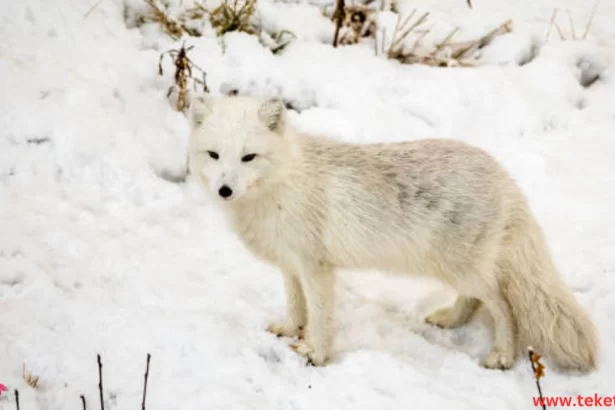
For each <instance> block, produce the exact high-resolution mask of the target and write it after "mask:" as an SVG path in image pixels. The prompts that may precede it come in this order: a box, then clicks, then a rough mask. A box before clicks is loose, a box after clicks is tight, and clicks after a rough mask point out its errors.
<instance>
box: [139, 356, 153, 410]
mask: <svg viewBox="0 0 615 410" xmlns="http://www.w3.org/2000/svg"><path fill="white" fill-rule="evenodd" d="M151 357H152V355H151V354H149V353H148V354H147V365H146V367H145V381H144V382H143V400H142V401H141V410H145V396H146V395H147V379H148V377H149V361H150V359H151Z"/></svg>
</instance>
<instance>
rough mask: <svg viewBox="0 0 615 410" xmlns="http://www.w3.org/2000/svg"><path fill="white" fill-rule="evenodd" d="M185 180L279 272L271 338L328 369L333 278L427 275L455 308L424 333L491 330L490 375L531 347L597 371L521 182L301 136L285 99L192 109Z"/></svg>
mask: <svg viewBox="0 0 615 410" xmlns="http://www.w3.org/2000/svg"><path fill="white" fill-rule="evenodd" d="M192 105H193V106H192V109H191V113H190V123H191V129H192V131H191V136H190V154H189V164H190V172H191V173H192V174H193V175H195V176H196V177H197V178H198V179H199V180H200V182H201V183H202V184H203V185H204V186H205V187H207V188H208V190H210V191H211V194H212V195H213V196H214V197H216V198H217V199H218V200H219V202H220V205H221V206H222V208H223V209H224V210H225V211H226V213H227V214H228V216H229V220H230V225H231V226H232V229H233V230H234V232H235V233H236V234H237V235H238V236H239V238H241V240H242V241H243V243H244V244H245V246H246V247H247V248H248V249H249V250H250V251H251V252H253V253H254V254H255V255H256V256H258V257H259V258H261V259H262V260H265V261H267V262H269V263H271V264H274V265H275V266H277V267H279V269H280V270H281V273H282V275H283V278H284V284H285V289H286V296H287V314H286V317H285V318H284V319H283V320H281V321H280V322H278V323H274V324H271V325H270V326H269V327H268V330H269V331H270V332H272V333H274V334H277V335H280V336H281V335H283V336H289V337H295V336H298V337H299V340H298V342H297V343H295V344H294V345H293V348H294V349H295V350H296V351H297V352H298V353H299V354H301V355H303V356H305V357H306V358H307V359H308V360H309V361H310V362H311V363H312V364H314V365H324V364H325V363H326V362H327V361H328V360H329V359H330V358H331V356H332V355H331V350H332V349H331V346H332V342H333V340H334V324H333V323H332V322H333V306H334V271H335V269H338V268H339V269H342V268H344V269H357V270H368V269H369V270H375V269H378V270H381V271H388V272H392V273H399V274H415V275H430V276H432V277H435V278H437V279H439V280H440V281H442V282H444V283H446V284H448V285H450V286H452V287H453V288H454V289H456V291H457V292H458V294H459V296H458V298H457V300H456V302H455V303H454V304H453V306H451V307H446V308H443V309H440V310H438V311H436V312H434V313H432V314H431V315H429V316H428V317H427V318H426V319H425V320H426V321H427V322H428V323H431V324H434V325H437V326H441V327H446V328H453V327H457V326H461V325H463V324H465V323H467V322H468V321H469V320H470V319H471V317H472V316H473V314H474V313H475V312H476V311H477V309H478V308H479V306H481V305H482V306H484V307H485V308H486V309H487V311H488V312H489V313H490V315H491V316H492V317H493V319H494V325H495V329H494V330H495V331H494V338H493V345H492V349H491V350H490V352H489V353H488V354H487V355H486V356H485V357H484V358H483V359H482V361H481V364H482V365H483V366H484V367H487V368H494V369H508V368H510V367H511V366H513V364H514V362H515V360H516V359H517V357H518V354H519V353H520V351H521V348H522V347H525V346H528V345H532V346H533V347H534V348H535V349H537V351H540V352H541V353H542V354H543V355H545V356H546V357H547V358H550V359H552V360H553V361H554V362H555V365H556V366H558V367H560V368H562V369H576V370H580V371H584V372H588V371H592V370H594V369H595V368H596V360H597V358H596V356H597V350H598V346H597V335H596V330H595V328H594V325H593V324H592V322H591V321H590V318H589V317H588V315H587V314H586V313H585V312H584V310H583V309H582V308H581V307H580V306H579V304H578V303H577V302H576V300H575V298H574V296H573V294H572V292H571V291H570V290H569V289H568V288H567V287H566V285H565V283H564V282H563V280H562V279H561V278H560V276H559V273H558V272H557V270H556V267H555V266H554V263H553V262H552V260H551V256H550V253H549V249H548V247H547V244H546V243H545V239H544V236H543V233H542V230H541V228H540V227H539V225H538V224H537V222H536V220H535V219H534V217H533V215H532V213H531V211H530V209H529V207H528V203H527V201H526V199H525V197H524V195H523V194H522V192H521V191H520V189H519V187H518V186H517V184H516V183H515V181H514V180H513V179H512V178H511V177H510V176H509V175H508V174H507V173H506V172H505V171H504V169H503V168H502V167H500V166H499V164H498V163H497V162H496V161H495V159H494V158H493V157H491V156H490V155H489V154H487V153H486V152H484V151H483V150H480V149H478V148H475V147H473V146H470V145H468V144H466V143H463V142H460V141H455V140H448V139H425V140H419V141H411V142H401V143H385V144H382V143H381V144H351V143H346V142H339V141H335V140H332V139H326V138H322V137H316V136H309V135H303V134H300V133H297V132H295V131H293V130H292V129H291V127H290V126H289V124H288V123H287V119H286V118H287V117H286V108H285V105H284V102H283V101H282V100H281V99H279V98H277V97H271V98H267V97H263V98H257V97H240V96H235V97H212V96H202V97H198V98H196V99H195V100H194V101H193V103H192Z"/></svg>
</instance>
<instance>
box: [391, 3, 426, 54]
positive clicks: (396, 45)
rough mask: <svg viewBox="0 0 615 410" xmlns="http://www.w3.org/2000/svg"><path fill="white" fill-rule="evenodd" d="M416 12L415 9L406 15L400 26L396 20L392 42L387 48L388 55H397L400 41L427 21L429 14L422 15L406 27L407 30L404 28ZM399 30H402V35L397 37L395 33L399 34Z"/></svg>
mask: <svg viewBox="0 0 615 410" xmlns="http://www.w3.org/2000/svg"><path fill="white" fill-rule="evenodd" d="M415 12H416V9H414V10H412V13H410V14H409V15H408V17H406V19H405V20H404V22H403V23H402V24H401V26H400V25H399V18H398V19H397V24H396V25H395V31H394V32H393V41H392V42H391V46H390V47H389V54H391V53H398V52H400V47H399V46H400V44H401V42H402V41H404V39H405V38H406V37H408V35H409V34H410V33H411V32H412V31H413V30H414V29H416V28H417V27H418V26H420V25H421V24H423V23H424V22H425V20H427V17H428V16H429V13H425V14H423V15H422V16H421V17H419V18H418V20H417V21H415V22H414V23H413V24H412V25H410V27H408V28H407V29H406V28H405V27H406V25H407V24H408V23H409V22H410V19H411V18H412V16H414V13H415ZM399 30H404V31H403V32H402V34H401V35H400V36H399V37H398V36H397V33H398V32H399Z"/></svg>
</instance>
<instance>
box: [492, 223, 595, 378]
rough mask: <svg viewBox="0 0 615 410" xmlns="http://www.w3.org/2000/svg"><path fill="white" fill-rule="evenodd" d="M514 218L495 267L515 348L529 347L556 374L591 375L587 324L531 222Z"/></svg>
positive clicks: (591, 336)
mask: <svg viewBox="0 0 615 410" xmlns="http://www.w3.org/2000/svg"><path fill="white" fill-rule="evenodd" d="M515 219H516V225H514V226H510V227H509V228H510V231H509V233H510V234H509V235H508V236H507V237H506V238H505V244H504V250H503V252H504V253H503V254H502V255H501V258H500V261H499V267H500V269H501V271H502V272H503V273H504V275H503V277H502V282H501V287H502V291H503V293H504V296H505V298H506V299H507V300H508V303H509V305H510V307H511V310H512V313H513V316H514V318H515V323H516V328H517V329H516V330H517V336H518V341H519V347H520V348H522V349H525V348H527V347H528V346H532V347H534V348H535V349H536V351H537V352H539V353H540V354H542V355H544V356H545V358H546V359H547V360H552V361H553V362H554V364H555V366H556V367H559V368H561V369H570V370H579V371H582V372H589V371H592V370H594V369H595V368H596V361H597V351H598V338H597V334H596V329H595V327H594V325H593V323H592V321H591V319H590V318H589V316H588V315H587V313H586V312H585V311H584V310H583V309H582V308H581V306H580V305H579V304H578V303H577V301H576V299H575V297H574V295H573V294H572V292H571V291H570V289H569V288H568V287H567V286H566V284H565V283H564V282H563V280H562V279H561V277H560V275H559V273H558V271H557V270H556V268H555V266H554V264H553V261H552V259H551V256H550V252H549V250H548V248H547V245H546V242H545V238H544V235H543V232H542V230H541V229H540V227H539V226H538V224H537V223H536V221H535V220H534V219H533V217H532V216H531V215H528V214H525V215H522V216H521V218H515Z"/></svg>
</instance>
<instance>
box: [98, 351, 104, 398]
mask: <svg viewBox="0 0 615 410" xmlns="http://www.w3.org/2000/svg"><path fill="white" fill-rule="evenodd" d="M96 357H97V358H98V391H99V393H100V410H105V402H104V399H103V381H102V361H101V360H100V355H99V354H97V355H96Z"/></svg>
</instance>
